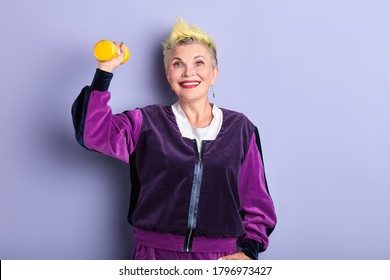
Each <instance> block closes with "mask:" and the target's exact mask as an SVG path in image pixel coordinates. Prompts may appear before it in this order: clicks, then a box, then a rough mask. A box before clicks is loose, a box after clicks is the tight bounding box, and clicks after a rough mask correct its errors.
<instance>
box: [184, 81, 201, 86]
mask: <svg viewBox="0 0 390 280" xmlns="http://www.w3.org/2000/svg"><path fill="white" fill-rule="evenodd" d="M183 85H184V86H196V85H199V82H188V83H183Z"/></svg>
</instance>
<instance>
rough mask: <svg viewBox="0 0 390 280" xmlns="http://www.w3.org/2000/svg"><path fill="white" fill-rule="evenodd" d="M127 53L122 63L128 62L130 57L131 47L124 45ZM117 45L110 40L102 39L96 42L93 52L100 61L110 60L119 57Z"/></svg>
mask: <svg viewBox="0 0 390 280" xmlns="http://www.w3.org/2000/svg"><path fill="white" fill-rule="evenodd" d="M123 47H124V50H125V54H124V56H123V60H122V63H121V64H124V63H126V61H127V60H129V58H130V51H129V49H128V48H127V47H126V46H125V45H123ZM117 50H118V49H117V46H116V45H115V44H114V43H113V42H111V41H108V40H101V41H99V42H97V43H96V45H95V47H94V49H93V53H94V55H95V57H96V59H97V60H99V61H110V60H111V59H113V58H115V57H118V56H119V55H118V51H117Z"/></svg>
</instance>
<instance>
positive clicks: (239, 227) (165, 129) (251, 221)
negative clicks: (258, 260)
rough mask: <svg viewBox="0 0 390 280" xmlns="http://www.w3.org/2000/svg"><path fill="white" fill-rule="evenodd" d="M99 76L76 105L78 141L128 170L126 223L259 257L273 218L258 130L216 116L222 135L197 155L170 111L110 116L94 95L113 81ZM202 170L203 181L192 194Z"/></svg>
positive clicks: (103, 100) (104, 99) (240, 118)
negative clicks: (225, 241)
mask: <svg viewBox="0 0 390 280" xmlns="http://www.w3.org/2000/svg"><path fill="white" fill-rule="evenodd" d="M99 71H100V70H99ZM99 71H97V74H96V75H95V79H94V82H93V83H92V86H91V87H85V88H84V89H83V90H82V92H81V93H80V95H79V96H78V98H77V99H76V101H75V103H74V104H73V107H72V115H73V121H74V126H75V131H76V138H77V139H78V141H79V143H80V144H82V145H83V146H84V147H86V148H87V149H89V150H91V151H96V152H99V153H102V154H105V155H110V156H113V157H116V158H118V159H120V160H122V161H125V162H128V163H129V164H130V170H131V179H132V196H131V203H130V209H129V222H130V223H131V224H132V225H134V226H135V227H136V228H137V229H140V230H145V231H152V232H159V233H169V234H174V235H179V236H186V238H198V237H211V238H227V237H228V238H235V239H237V240H238V244H239V245H240V246H241V247H246V248H248V250H249V251H251V252H249V251H248V250H245V251H244V250H243V252H244V253H245V254H247V255H248V256H249V255H251V257H252V256H254V255H257V253H258V252H259V251H264V250H265V249H266V248H267V246H268V236H269V234H271V232H272V231H273V229H274V227H275V224H276V215H275V211H274V207H273V203H272V199H271V197H270V195H269V191H268V186H267V181H266V179H265V172H264V166H263V160H262V155H261V145H260V139H259V136H258V132H257V128H256V127H255V126H254V125H253V124H252V123H251V122H250V121H249V120H248V119H247V118H246V117H245V116H244V115H243V114H241V113H237V112H234V111H230V110H226V109H222V108H221V110H222V112H223V122H222V126H221V130H220V132H219V133H218V135H217V137H216V139H215V140H207V141H203V142H202V153H201V154H200V155H199V153H198V150H197V147H196V143H194V140H193V139H189V138H186V137H183V136H182V133H181V131H180V129H179V127H178V125H177V123H176V119H175V115H174V113H173V112H172V107H171V106H161V105H152V106H147V107H144V108H141V109H136V110H131V111H126V112H123V113H121V114H112V111H111V108H110V107H109V106H108V105H107V103H108V101H109V99H110V93H109V92H107V91H100V90H99V89H101V90H107V89H108V84H109V81H110V79H111V78H112V76H104V75H105V74H104V73H101V72H102V71H100V72H99ZM102 76H103V78H102ZM199 163H201V169H199V170H201V172H202V178H201V181H200V183H199V186H198V185H196V188H195V187H194V182H195V180H194V178H195V176H197V174H196V172H197V171H196V170H198V168H199V166H200V165H199ZM194 192H196V193H195V195H194ZM193 197H197V198H198V199H197V200H192V199H191V198H193ZM194 203H195V204H196V205H195V206H196V207H193V206H194ZM190 211H193V213H190ZM193 214H195V215H193ZM191 215H192V217H195V222H191V223H190V222H189V219H190V218H189V217H190V216H191ZM189 232H190V233H191V237H189ZM248 239H249V240H252V241H253V242H255V243H257V245H256V244H255V243H252V242H249V243H248V242H246V241H245V240H248ZM186 241H187V239H186ZM190 241H191V242H190V243H192V240H190ZM190 249H191V248H190Z"/></svg>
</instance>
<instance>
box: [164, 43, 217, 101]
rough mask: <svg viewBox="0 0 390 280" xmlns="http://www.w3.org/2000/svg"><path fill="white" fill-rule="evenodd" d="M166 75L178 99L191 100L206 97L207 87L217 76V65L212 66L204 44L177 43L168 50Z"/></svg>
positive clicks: (208, 52)
mask: <svg viewBox="0 0 390 280" xmlns="http://www.w3.org/2000/svg"><path fill="white" fill-rule="evenodd" d="M166 75H167V80H168V82H169V84H170V85H171V87H172V89H173V91H174V92H175V93H176V95H177V96H178V97H179V100H181V101H185V102H193V101H197V100H201V99H208V91H209V88H210V87H211V86H212V85H213V84H214V82H215V80H216V79H217V76H218V67H214V66H213V63H212V59H211V56H210V51H209V50H208V48H207V47H206V46H204V45H202V44H190V45H179V46H177V47H175V48H174V49H172V50H171V52H170V55H169V58H168V62H167V72H166Z"/></svg>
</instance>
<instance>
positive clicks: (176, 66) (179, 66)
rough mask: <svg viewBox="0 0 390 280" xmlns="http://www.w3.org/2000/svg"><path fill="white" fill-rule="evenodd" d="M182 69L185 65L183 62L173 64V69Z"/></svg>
mask: <svg viewBox="0 0 390 280" xmlns="http://www.w3.org/2000/svg"><path fill="white" fill-rule="evenodd" d="M181 67H183V64H182V63H181V62H179V61H177V62H175V63H173V68H181Z"/></svg>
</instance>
